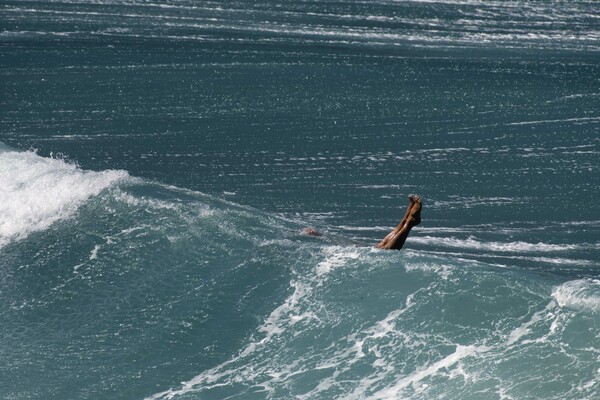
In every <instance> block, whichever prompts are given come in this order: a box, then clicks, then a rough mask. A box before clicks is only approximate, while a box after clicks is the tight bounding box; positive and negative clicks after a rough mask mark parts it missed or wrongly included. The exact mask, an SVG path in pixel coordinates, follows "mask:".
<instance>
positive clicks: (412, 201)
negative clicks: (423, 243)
mask: <svg viewBox="0 0 600 400" xmlns="http://www.w3.org/2000/svg"><path fill="white" fill-rule="evenodd" d="M414 204H415V198H414V196H413V195H412V194H410V195H408V208H407V209H406V212H405V213H404V217H402V220H401V221H400V223H399V224H398V226H397V227H396V228H395V229H393V230H392V231H391V232H390V233H388V234H387V235H386V237H384V238H383V240H382V241H381V242H379V244H377V246H375V247H377V248H378V249H383V248H384V247H385V245H386V244H387V243H388V242H389V241H390V240H391V239H392V238H393V237H394V235H395V234H396V232H398V231H399V230H400V229H402V227H403V226H404V224H405V223H406V220H407V219H408V216H409V215H410V210H411V209H412V208H413V205H414Z"/></svg>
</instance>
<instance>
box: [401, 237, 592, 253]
mask: <svg viewBox="0 0 600 400" xmlns="http://www.w3.org/2000/svg"><path fill="white" fill-rule="evenodd" d="M410 240H411V242H413V243H422V244H433V245H438V246H444V247H452V248H460V249H473V250H486V251H495V252H507V253H529V252H535V253H539V252H542V253H547V252H556V251H567V250H577V249H580V248H581V247H580V246H579V245H574V244H548V243H541V242H540V243H528V242H522V241H517V242H506V243H504V242H483V241H479V240H476V239H474V238H468V239H457V238H452V237H450V238H448V237H436V236H415V237H411V239H410Z"/></svg>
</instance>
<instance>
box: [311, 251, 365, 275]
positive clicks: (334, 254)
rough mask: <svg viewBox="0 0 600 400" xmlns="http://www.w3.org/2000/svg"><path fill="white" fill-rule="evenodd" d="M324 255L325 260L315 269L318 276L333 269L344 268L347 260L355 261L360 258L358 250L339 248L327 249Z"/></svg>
mask: <svg viewBox="0 0 600 400" xmlns="http://www.w3.org/2000/svg"><path fill="white" fill-rule="evenodd" d="M325 253H326V255H327V258H326V259H325V260H323V261H321V262H320V263H319V264H318V265H317V267H316V272H317V275H318V276H321V275H324V274H327V273H329V272H330V271H331V270H333V269H335V268H339V267H341V266H344V265H345V264H346V262H347V261H348V260H355V259H357V258H358V257H359V256H360V253H359V252H358V249H352V248H347V247H340V246H333V247H327V248H326V249H325Z"/></svg>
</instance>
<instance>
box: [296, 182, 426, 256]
mask: <svg viewBox="0 0 600 400" xmlns="http://www.w3.org/2000/svg"><path fill="white" fill-rule="evenodd" d="M421 208H423V203H422V201H421V197H420V196H419V195H416V194H415V195H412V194H411V195H409V196H408V208H407V209H406V213H405V214H404V217H403V218H402V220H401V221H400V223H399V224H398V226H396V228H394V229H392V231H391V232H390V233H388V234H387V235H386V237H384V238H383V239H382V240H381V241H380V242H379V243H378V244H377V245H376V246H375V248H377V249H383V250H400V249H401V248H402V246H404V242H406V238H408V234H409V233H410V230H411V229H412V228H414V227H415V226H417V225H419V224H420V223H421ZM302 232H303V233H304V234H305V235H309V236H321V233H320V232H319V231H317V230H316V229H315V228H304V230H303V231H302Z"/></svg>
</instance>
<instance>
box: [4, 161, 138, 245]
mask: <svg viewBox="0 0 600 400" xmlns="http://www.w3.org/2000/svg"><path fill="white" fill-rule="evenodd" d="M0 165H1V166H2V168H0V188H1V189H0V247H3V246H5V245H6V244H8V243H10V242H12V241H14V240H20V239H23V238H25V237H26V236H27V235H29V234H30V233H32V232H35V231H40V230H44V229H46V228H48V227H49V226H50V225H51V224H52V223H54V222H56V221H58V220H61V219H65V218H68V217H69V216H70V215H72V213H73V212H75V210H77V208H78V207H79V206H80V205H81V204H83V203H84V202H85V201H86V200H87V199H89V198H90V197H93V196H96V195H98V194H99V193H100V192H101V191H102V190H104V189H106V188H108V187H110V186H112V185H115V184H116V183H118V182H121V181H123V180H124V179H126V178H128V177H129V175H128V174H127V172H126V171H118V170H107V171H100V172H95V171H86V170H82V169H81V168H79V167H78V166H77V165H75V164H72V163H69V162H66V161H65V160H62V159H56V158H45V157H41V156H39V155H37V154H36V153H35V152H33V151H25V152H23V151H11V150H8V151H0Z"/></svg>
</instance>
